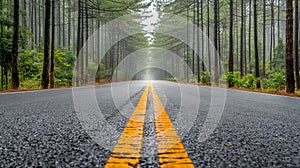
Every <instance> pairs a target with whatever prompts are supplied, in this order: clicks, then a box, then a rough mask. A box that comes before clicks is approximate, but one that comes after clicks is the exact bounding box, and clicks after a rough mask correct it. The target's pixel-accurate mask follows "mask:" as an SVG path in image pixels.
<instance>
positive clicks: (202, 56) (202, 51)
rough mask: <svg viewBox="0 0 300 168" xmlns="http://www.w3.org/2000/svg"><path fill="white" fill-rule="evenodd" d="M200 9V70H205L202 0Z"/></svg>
mask: <svg viewBox="0 0 300 168" xmlns="http://www.w3.org/2000/svg"><path fill="white" fill-rule="evenodd" d="M200 10H201V58H202V60H201V63H202V72H204V71H205V65H204V30H203V29H204V18H203V0H201V5H200ZM203 82H204V81H203Z"/></svg>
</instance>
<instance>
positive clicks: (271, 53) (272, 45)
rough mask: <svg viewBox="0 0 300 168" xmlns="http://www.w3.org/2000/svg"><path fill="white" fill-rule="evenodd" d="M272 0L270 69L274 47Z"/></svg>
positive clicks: (272, 8) (272, 4) (272, 9)
mask: <svg viewBox="0 0 300 168" xmlns="http://www.w3.org/2000/svg"><path fill="white" fill-rule="evenodd" d="M274 30H275V29H274V0H271V44H270V70H272V69H273V49H274V41H275V40H274V33H275V32H274Z"/></svg>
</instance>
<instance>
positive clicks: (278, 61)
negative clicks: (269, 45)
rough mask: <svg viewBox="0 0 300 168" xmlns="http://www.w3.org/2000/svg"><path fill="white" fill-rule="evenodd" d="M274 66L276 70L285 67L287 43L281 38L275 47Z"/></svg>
mask: <svg viewBox="0 0 300 168" xmlns="http://www.w3.org/2000/svg"><path fill="white" fill-rule="evenodd" d="M272 66H273V67H274V68H275V70H283V69H285V43H284V42H283V40H282V39H281V38H280V39H279V40H278V45H277V47H276V48H275V49H274V58H273V62H272Z"/></svg>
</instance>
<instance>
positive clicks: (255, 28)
mask: <svg viewBox="0 0 300 168" xmlns="http://www.w3.org/2000/svg"><path fill="white" fill-rule="evenodd" d="M256 1H257V0H254V50H255V51H254V52H255V77H256V78H259V77H260V75H259V57H258V30H257V2H256ZM256 87H257V89H259V88H260V82H257V83H256Z"/></svg>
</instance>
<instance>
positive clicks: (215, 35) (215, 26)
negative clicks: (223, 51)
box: [214, 0, 219, 85]
mask: <svg viewBox="0 0 300 168" xmlns="http://www.w3.org/2000/svg"><path fill="white" fill-rule="evenodd" d="M218 4H219V0H215V3H214V13H215V16H214V17H215V25H214V31H215V33H214V46H215V59H214V61H215V65H214V71H215V84H216V85H219V65H218V64H219V59H218V58H219V57H218V22H219V20H218V12H219V9H218Z"/></svg>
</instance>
